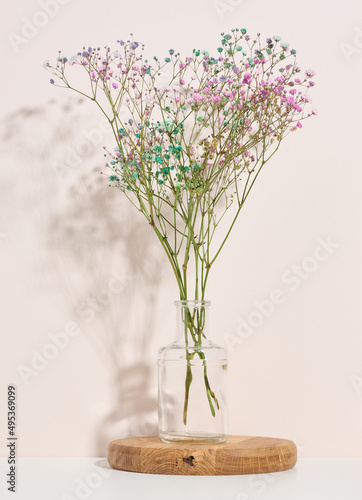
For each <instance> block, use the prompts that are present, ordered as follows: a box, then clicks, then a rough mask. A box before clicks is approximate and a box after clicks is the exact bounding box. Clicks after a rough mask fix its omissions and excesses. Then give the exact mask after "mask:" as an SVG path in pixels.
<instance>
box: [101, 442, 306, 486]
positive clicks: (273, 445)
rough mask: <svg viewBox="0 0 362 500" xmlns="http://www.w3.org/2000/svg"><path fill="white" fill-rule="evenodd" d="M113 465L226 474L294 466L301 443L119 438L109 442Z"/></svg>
mask: <svg viewBox="0 0 362 500" xmlns="http://www.w3.org/2000/svg"><path fill="white" fill-rule="evenodd" d="M108 462H109V465H110V466H111V467H113V469H119V470H124V471H130V472H143V473H147V474H175V475H192V476H222V475H229V474H262V473H266V472H279V471H283V470H288V469H292V468H293V467H294V465H295V464H296V463H297V447H296V445H295V444H294V443H293V441H289V440H287V439H278V438H268V437H253V436H229V437H228V439H227V441H226V442H225V443H220V444H213V445H210V444H201V445H195V444H178V443H175V444H166V443H163V442H162V441H161V440H160V439H159V438H158V437H157V436H152V437H133V438H125V439H117V440H115V441H112V442H111V443H110V444H109V446H108Z"/></svg>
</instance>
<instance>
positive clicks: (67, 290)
mask: <svg viewBox="0 0 362 500" xmlns="http://www.w3.org/2000/svg"><path fill="white" fill-rule="evenodd" d="M54 2H55V3H54ZM50 3H51V4H52V5H53V11H52V16H49V15H48V14H44V13H45V12H46V10H47V9H48V12H50V11H49V8H50V7H49V5H50ZM50 3H48V4H47V3H46V2H44V3H42V2H37V1H31V2H25V1H24V0H21V1H20V2H16V3H13V4H11V3H8V4H7V6H6V9H7V10H8V12H7V15H6V16H1V23H2V24H3V26H2V33H3V39H2V40H3V42H5V47H4V48H3V50H2V73H3V76H2V80H1V96H2V105H1V106H2V108H1V109H2V111H3V114H2V119H1V138H2V141H1V149H0V151H1V173H0V175H1V181H0V190H1V191H0V293H1V302H0V321H1V351H0V352H1V361H0V373H1V386H2V398H3V402H2V403H1V406H2V404H3V403H5V399H4V398H5V388H6V385H7V384H9V383H15V384H16V385H17V391H18V427H17V432H18V435H19V452H20V454H21V455H24V456H85V455H92V456H94V455H105V453H106V445H107V442H108V441H109V440H111V439H112V438H115V437H120V436H126V435H132V434H149V433H153V432H155V429H156V414H157V412H156V401H157V400H156V397H157V394H156V385H155V384H156V371H155V370H156V367H155V359H156V355H157V348H158V347H159V346H161V345H163V344H165V343H166V342H167V341H168V340H169V339H170V338H171V336H172V335H173V333H172V330H173V325H174V311H173V299H174V298H177V295H176V293H177V290H176V287H175V285H174V283H173V281H172V279H171V277H170V275H169V271H168V268H167V263H165V261H164V258H163V256H162V255H160V253H159V249H158V247H157V245H156V242H155V241H154V239H153V235H152V233H151V231H150V228H149V227H148V225H147V223H145V221H144V220H143V219H142V218H141V217H140V216H139V215H138V214H137V213H135V212H134V211H133V210H132V207H130V206H129V205H128V204H127V202H126V200H124V199H123V198H122V196H121V194H120V193H118V192H114V191H111V190H109V191H106V193H105V194H104V191H103V184H102V180H103V178H102V177H100V176H99V174H98V172H99V170H100V168H99V165H102V145H103V143H104V141H107V140H108V138H107V132H105V131H104V129H103V125H102V123H101V122H100V117H99V116H98V115H96V114H94V110H93V108H91V107H87V106H84V105H82V106H78V105H77V103H76V102H75V100H74V99H73V100H70V101H68V100H66V99H65V96H64V94H62V92H61V91H59V90H56V89H54V88H53V87H51V86H50V85H49V84H48V79H49V77H48V75H47V74H46V73H45V72H44V70H43V68H42V67H41V65H42V63H43V61H44V60H45V59H47V58H49V59H51V58H55V57H56V55H57V51H58V49H59V48H61V49H62V51H63V53H64V54H67V55H71V54H72V53H73V52H77V51H78V50H79V49H81V47H82V46H83V45H84V44H86V45H88V44H90V45H100V46H103V45H105V44H106V43H113V41H115V40H116V39H118V38H120V37H127V34H128V33H129V32H134V33H135V36H136V37H137V38H139V39H142V40H143V41H144V42H145V43H146V44H147V45H148V46H149V47H150V49H152V50H151V51H152V53H153V51H154V53H155V54H161V55H162V54H166V52H167V50H168V49H169V48H171V47H172V48H175V49H180V50H181V51H184V52H186V51H187V50H190V49H192V48H193V47H200V48H203V47H205V48H212V47H216V46H217V43H218V33H219V32H221V31H226V30H228V29H229V28H230V27H233V25H236V26H238V27H240V28H241V27H244V25H245V27H246V28H247V29H248V31H250V32H251V33H256V32H258V31H260V32H261V33H262V34H263V35H265V37H267V36H272V35H274V34H280V35H281V36H283V38H284V39H286V40H288V41H289V42H290V43H291V44H292V45H293V46H294V47H295V48H296V49H297V51H298V57H299V62H300V65H301V67H303V68H313V69H314V70H315V71H316V72H317V77H316V82H317V86H316V87H315V89H313V96H314V105H315V106H316V107H317V108H318V112H319V114H318V117H317V118H315V119H313V120H310V121H309V122H305V126H304V127H303V130H302V131H300V132H298V133H297V134H294V135H291V136H290V137H289V138H288V139H286V141H285V143H284V146H283V147H282V149H281V151H280V154H279V155H278V156H276V157H275V159H273V161H272V162H270V163H269V164H268V167H267V168H266V169H265V171H264V172H263V175H262V176H261V178H260V179H259V182H258V183H257V184H256V187H255V189H254V192H253V193H252V196H251V197H250V199H249V200H248V203H247V205H246V206H245V210H244V213H243V215H242V216H241V218H240V220H239V221H238V224H237V227H236V228H235V230H234V233H233V234H232V236H231V238H230V241H229V242H228V245H227V246H226V248H225V250H224V255H223V256H222V257H221V259H220V260H219V262H218V264H217V266H215V269H214V273H213V276H212V279H211V281H210V288H209V298H210V299H211V300H212V303H213V306H212V318H213V328H212V330H213V332H212V333H213V338H214V339H215V340H217V341H219V342H223V343H225V344H226V345H227V346H228V347H229V351H230V398H229V400H230V401H229V405H230V431H231V433H239V434H256V435H271V436H281V437H287V438H292V439H294V440H296V442H297V444H298V447H299V451H300V455H301V456H305V457H361V456H362V455H361V453H362V451H361V450H362V423H361V422H362V361H361V352H362V335H361V313H360V301H361V296H362V286H361V282H362V281H361V278H362V268H361V258H360V255H361V244H362V236H361V223H360V214H361V208H362V202H361V195H360V193H361V188H360V186H361V181H362V173H361V172H362V171H361V161H360V131H361V127H360V117H361V112H362V109H361V99H360V88H361V76H362V75H361V62H362V21H361V19H362V15H361V14H362V8H361V6H360V5H359V4H358V3H357V2H352V1H350V0H347V1H346V2H344V3H343V5H342V4H341V6H340V7H334V6H333V5H332V4H330V2H329V3H327V2H322V3H319V4H318V5H317V4H316V3H315V2H312V1H311V0H307V1H305V2H299V3H291V2H286V1H279V2H277V6H276V5H275V3H274V4H273V3H272V2H266V1H265V0H263V1H261V2H259V3H258V5H256V4H255V2H251V1H250V0H241V1H238V0H220V1H219V2H216V1H207V0H196V1H191V0H185V1H184V2H183V3H182V4H181V3H178V4H176V3H170V2H166V0H162V1H158V2H149V1H144V0H140V1H138V2H128V3H125V2H121V3H120V2H113V1H111V0H105V1H104V2H102V4H101V6H100V4H99V2H89V1H88V2H85V1H84V0H69V1H68V2H67V1H65V0H63V1H62V2H60V1H58V2H57V1H56V0H54V1H53V2H50ZM45 5H47V7H46V6H45ZM326 9H327V10H328V15H327V14H326ZM161 12H162V15H161V14H160V13H161ZM42 13H43V14H42ZM327 19H328V20H327ZM34 22H35V23H36V24H37V25H38V27H37V26H35V28H34V27H33V29H32V28H31V26H30V25H31V24H32V25H33V26H34V24H33V23H34ZM40 25H42V26H40ZM9 37H10V38H9ZM19 37H22V38H19ZM53 98H54V99H56V102H53V103H49V101H50V99H53ZM25 108H26V109H25ZM89 137H93V139H92V140H90V139H89ZM76 151H78V153H77V154H75V152H76ZM64 165H66V167H65V168H63V167H62V166H64ZM67 167H69V168H67ZM293 266H301V267H300V268H299V270H298V269H297V268H296V267H293ZM296 273H299V277H297V275H296ZM300 273H301V274H300ZM275 290H278V291H275ZM276 297H279V300H278V301H276V300H274V302H275V303H274V304H272V302H271V298H274V299H275V298H276ZM170 332H171V333H170ZM57 344H58V347H57ZM39 354H40V355H42V356H39ZM43 355H46V357H47V358H48V359H46V358H44V357H43ZM49 358H51V359H49ZM4 415H5V413H4V412H3V411H1V417H0V418H1V419H2V420H1V421H0V424H1V428H2V429H5V421H4ZM3 452H4V451H3Z"/></svg>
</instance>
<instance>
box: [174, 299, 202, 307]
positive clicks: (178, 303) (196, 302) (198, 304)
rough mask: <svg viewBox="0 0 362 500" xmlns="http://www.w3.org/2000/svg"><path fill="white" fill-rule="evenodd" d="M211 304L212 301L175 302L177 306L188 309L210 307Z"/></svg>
mask: <svg viewBox="0 0 362 500" xmlns="http://www.w3.org/2000/svg"><path fill="white" fill-rule="evenodd" d="M210 304H211V302H210V300H175V302H174V305H175V306H181V307H188V306H194V307H199V306H209V305H210Z"/></svg>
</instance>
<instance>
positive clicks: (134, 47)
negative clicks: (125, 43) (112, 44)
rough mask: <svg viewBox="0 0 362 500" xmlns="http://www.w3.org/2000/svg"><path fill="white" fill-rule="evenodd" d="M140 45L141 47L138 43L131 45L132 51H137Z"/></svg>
mask: <svg viewBox="0 0 362 500" xmlns="http://www.w3.org/2000/svg"><path fill="white" fill-rule="evenodd" d="M138 45H139V44H138V43H137V42H133V43H132V45H131V49H132V50H136V49H137V47H138Z"/></svg>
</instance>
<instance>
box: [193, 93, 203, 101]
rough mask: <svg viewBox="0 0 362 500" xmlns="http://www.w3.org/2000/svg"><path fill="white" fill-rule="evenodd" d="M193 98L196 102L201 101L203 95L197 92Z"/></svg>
mask: <svg viewBox="0 0 362 500" xmlns="http://www.w3.org/2000/svg"><path fill="white" fill-rule="evenodd" d="M192 97H193V98H194V99H195V101H200V99H202V95H201V94H199V93H198V92H195V93H194V95H193V96H192Z"/></svg>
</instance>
